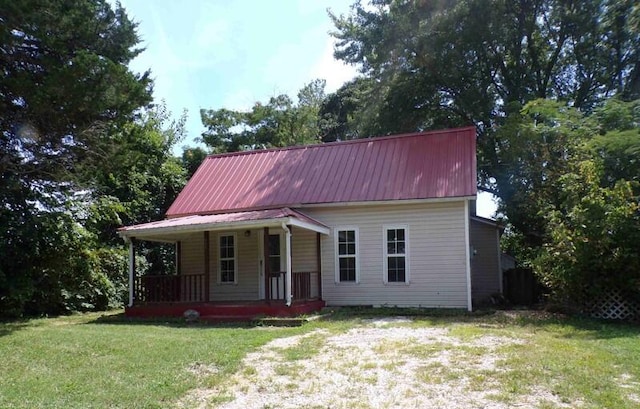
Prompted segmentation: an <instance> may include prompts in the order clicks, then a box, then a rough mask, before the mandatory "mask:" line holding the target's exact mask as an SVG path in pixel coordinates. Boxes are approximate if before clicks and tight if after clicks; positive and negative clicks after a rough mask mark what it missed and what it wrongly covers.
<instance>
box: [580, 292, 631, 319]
mask: <svg viewBox="0 0 640 409" xmlns="http://www.w3.org/2000/svg"><path fill="white" fill-rule="evenodd" d="M589 307H590V308H589V313H590V314H591V316H593V317H594V318H603V319H609V320H631V319H637V318H639V317H640V303H638V302H636V301H634V300H632V299H630V298H629V297H626V296H625V294H624V292H622V291H620V290H618V289H611V290H608V291H606V292H605V293H603V295H602V296H600V297H598V298H597V299H595V300H594V301H592V302H591V303H590V306H589Z"/></svg>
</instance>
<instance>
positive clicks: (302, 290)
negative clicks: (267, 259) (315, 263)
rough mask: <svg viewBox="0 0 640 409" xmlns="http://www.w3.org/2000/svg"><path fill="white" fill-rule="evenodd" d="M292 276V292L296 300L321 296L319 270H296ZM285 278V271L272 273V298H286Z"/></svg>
mask: <svg viewBox="0 0 640 409" xmlns="http://www.w3.org/2000/svg"><path fill="white" fill-rule="evenodd" d="M291 276H292V283H291V292H292V294H293V299H294V300H309V299H314V298H318V297H319V296H320V294H319V291H318V285H317V282H318V272H317V271H294V272H292V273H291ZM285 280H286V273H285V272H283V271H279V272H275V273H271V299H274V300H283V299H284V298H285V294H284V288H285Z"/></svg>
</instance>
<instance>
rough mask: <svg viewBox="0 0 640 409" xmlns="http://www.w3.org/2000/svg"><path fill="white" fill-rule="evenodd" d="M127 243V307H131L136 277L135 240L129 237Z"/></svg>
mask: <svg viewBox="0 0 640 409" xmlns="http://www.w3.org/2000/svg"><path fill="white" fill-rule="evenodd" d="M127 241H128V242H129V307H133V296H134V294H133V290H134V289H133V285H134V282H135V277H136V249H135V247H134V242H135V239H134V238H133V237H131V238H129V239H128V240H127Z"/></svg>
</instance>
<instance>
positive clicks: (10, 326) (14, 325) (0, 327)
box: [0, 320, 34, 337]
mask: <svg viewBox="0 0 640 409" xmlns="http://www.w3.org/2000/svg"><path fill="white" fill-rule="evenodd" d="M33 326H34V324H33V323H32V322H31V321H29V320H20V321H11V322H0V337H4V336H7V335H11V334H13V333H14V332H17V331H20V330H23V329H25V328H28V327H33Z"/></svg>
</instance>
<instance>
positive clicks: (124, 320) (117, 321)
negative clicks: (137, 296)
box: [85, 313, 263, 329]
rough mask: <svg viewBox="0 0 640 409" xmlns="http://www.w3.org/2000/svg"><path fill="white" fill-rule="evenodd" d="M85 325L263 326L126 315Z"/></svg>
mask: <svg viewBox="0 0 640 409" xmlns="http://www.w3.org/2000/svg"><path fill="white" fill-rule="evenodd" d="M85 324H101V325H139V326H165V327H171V328H193V329H211V328H255V327H260V326H263V325H262V324H261V323H260V322H259V321H257V320H256V321H230V322H207V321H195V322H187V321H185V319H184V318H178V317H173V318H172V317H165V318H137V317H127V316H125V315H124V313H119V314H109V315H103V316H101V317H98V318H96V319H94V320H91V321H87V322H86V323H85Z"/></svg>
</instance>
